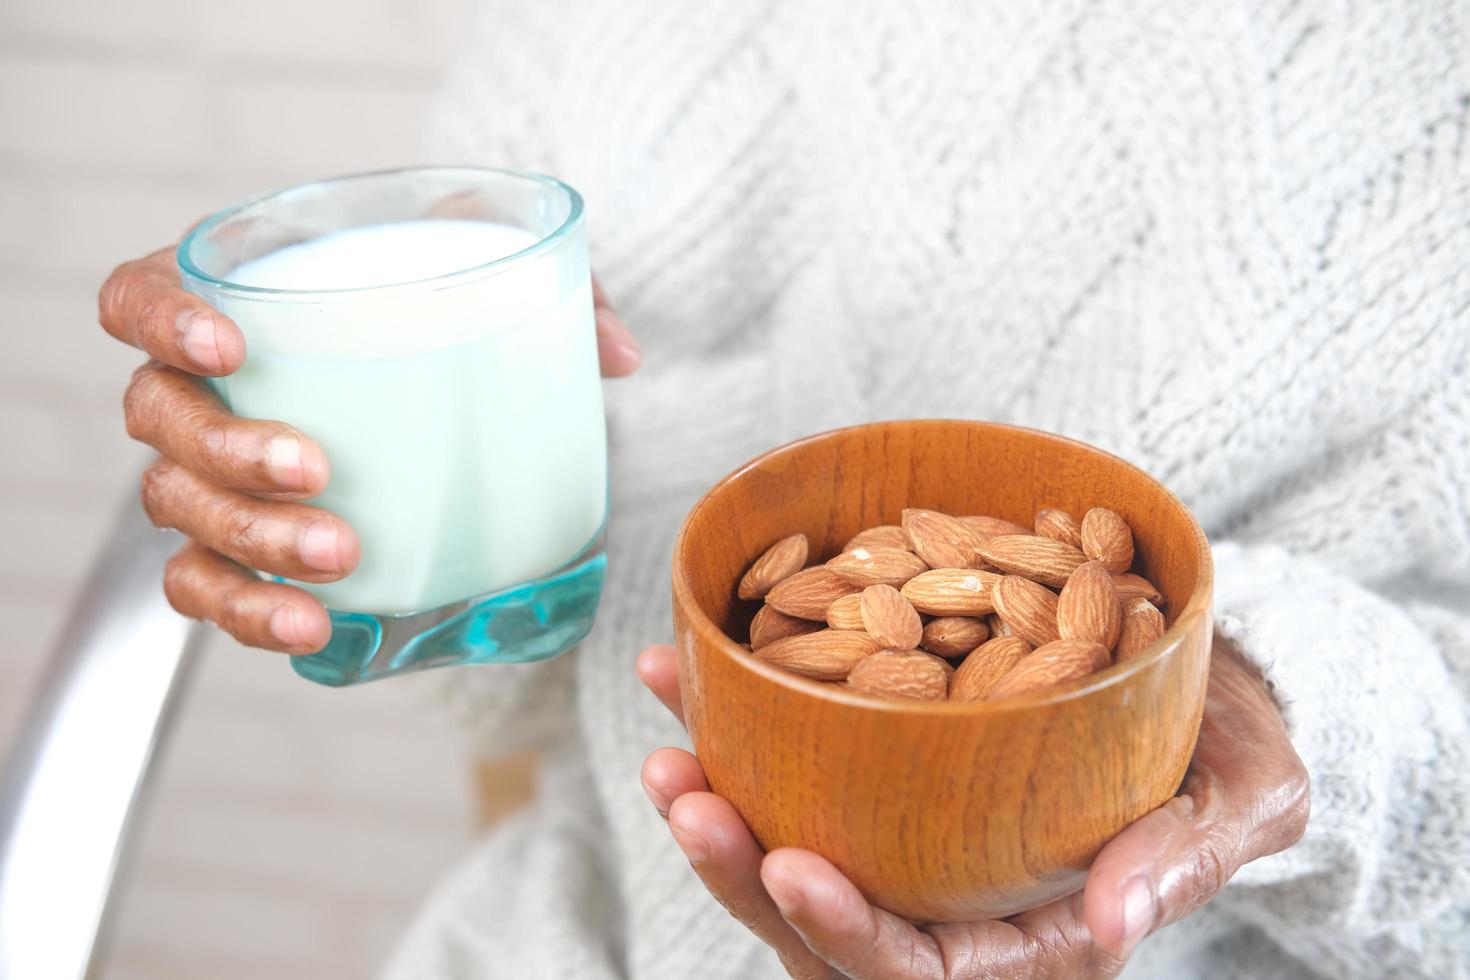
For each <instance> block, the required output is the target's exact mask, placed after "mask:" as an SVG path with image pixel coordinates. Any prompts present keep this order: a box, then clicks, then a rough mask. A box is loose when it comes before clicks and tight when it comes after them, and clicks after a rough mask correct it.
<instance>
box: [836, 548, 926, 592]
mask: <svg viewBox="0 0 1470 980" xmlns="http://www.w3.org/2000/svg"><path fill="white" fill-rule="evenodd" d="M827 567H828V568H829V569H831V570H832V572H833V573H835V574H837V575H840V576H841V577H842V578H844V579H846V580H847V581H848V582H850V583H852V584H853V585H855V586H857V587H858V588H860V589H865V588H867V587H868V586H870V585H891V586H893V587H894V588H897V587H898V586H900V585H902V584H903V583H905V582H907V581H908V580H909V579H911V578H913V577H914V576H915V575H917V574H919V573H920V572H922V571H924V570H926V569H927V568H928V567H929V566H928V565H926V564H924V559H922V558H920V557H919V556H918V555H916V554H914V553H913V552H911V551H905V550H904V549H902V548H854V549H853V550H852V551H844V552H843V553H842V554H840V555H838V556H837V557H836V558H833V559H832V560H831V561H829V562H827Z"/></svg>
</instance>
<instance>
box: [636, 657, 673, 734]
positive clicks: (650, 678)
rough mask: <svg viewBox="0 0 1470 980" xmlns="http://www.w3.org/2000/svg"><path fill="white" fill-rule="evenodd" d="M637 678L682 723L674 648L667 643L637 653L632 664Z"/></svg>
mask: <svg viewBox="0 0 1470 980" xmlns="http://www.w3.org/2000/svg"><path fill="white" fill-rule="evenodd" d="M634 669H635V670H637V671H638V678H639V680H641V681H643V684H644V686H645V687H647V688H648V689H649V690H650V691H652V692H653V696H654V697H656V698H658V699H659V700H660V701H662V702H663V706H664V707H665V708H668V709H669V710H670V711H672V712H673V713H674V717H675V718H677V719H679V724H681V725H682V724H684V702H683V700H682V699H681V698H680V696H679V663H678V660H677V658H676V654H675V652H674V648H673V647H672V646H670V645H669V644H667V643H659V644H656V645H655V646H651V647H649V648H648V649H647V650H644V651H643V652H642V653H640V654H639V655H638V660H637V662H636V663H635V664H634Z"/></svg>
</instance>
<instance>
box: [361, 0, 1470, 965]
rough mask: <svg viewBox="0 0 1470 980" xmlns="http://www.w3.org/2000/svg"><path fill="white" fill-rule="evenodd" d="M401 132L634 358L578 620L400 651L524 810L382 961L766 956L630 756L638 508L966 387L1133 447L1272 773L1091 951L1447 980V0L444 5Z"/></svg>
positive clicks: (1451, 808)
mask: <svg viewBox="0 0 1470 980" xmlns="http://www.w3.org/2000/svg"><path fill="white" fill-rule="evenodd" d="M484 5H485V7H486V8H487V9H486V10H485V16H484V18H483V21H482V22H481V24H480V26H479V28H478V30H477V31H476V32H475V35H474V38H473V46H474V49H473V52H472V55H473V56H472V57H471V58H469V59H468V60H466V61H465V62H464V64H463V65H462V66H460V68H459V69H458V70H457V71H456V72H455V73H454V75H453V80H452V83H451V86H450V88H451V91H450V92H449V94H448V98H447V99H446V101H445V103H444V106H445V108H444V111H443V113H442V114H441V116H440V118H438V119H437V120H436V127H435V128H436V131H437V132H438V134H439V136H440V142H439V149H440V151H441V152H442V154H443V156H444V157H445V158H446V160H453V159H457V160H462V161H467V162H486V163H499V164H510V165H515V166H521V167H532V168H541V169H545V170H547V171H550V172H553V173H557V174H559V175H561V176H563V177H565V178H566V179H568V180H569V181H570V182H572V183H573V184H574V185H575V186H577V187H578V188H579V189H580V190H581V191H582V192H583V193H584V195H585V196H586V198H587V201H588V214H589V216H590V224H591V235H592V242H593V249H594V261H595V265H596V267H597V269H598V271H599V275H600V276H601V278H602V281H603V282H604V284H605V285H606V286H607V288H608V291H609V293H610V294H611V295H612V296H613V297H614V299H615V301H616V302H617V304H618V306H619V309H620V310H621V312H622V313H623V315H624V318H625V319H626V320H627V322H628V323H629V324H630V325H631V327H632V329H633V330H634V331H635V332H636V333H637V334H638V336H639V337H640V339H641V341H642V344H643V346H644V350H645V354H646V359H645V367H644V369H643V370H642V372H641V373H640V374H638V375H637V376H635V377H634V378H632V379H630V380H627V381H622V382H617V383H614V384H610V385H609V386H608V396H609V413H610V424H611V427H612V433H613V439H614V444H613V452H614V459H613V481H614V483H613V514H612V543H611V552H610V553H611V571H610V577H609V580H608V588H607V594H606V599H605V601H604V605H603V611H602V614H601V617H600V619H599V623H598V626H597V629H596V630H595V632H594V633H593V635H592V637H591V638H590V639H589V641H588V642H587V643H586V644H585V645H584V646H583V648H582V649H581V650H580V651H578V652H577V653H574V654H571V655H568V656H566V657H563V658H560V659H558V660H554V661H550V662H548V663H545V664H541V665H537V666H529V667H528V666H507V667H476V668H468V669H465V670H462V671H457V672H453V673H450V674H447V675H444V676H441V677H440V678H436V679H435V680H437V681H440V682H443V681H448V682H449V688H450V691H451V696H452V697H453V698H454V700H455V702H456V704H457V705H458V706H459V707H460V708H461V709H462V712H463V714H464V716H465V717H466V718H467V719H468V720H469V721H470V722H471V723H472V724H473V725H474V726H475V727H476V729H477V732H478V734H479V736H480V737H481V738H482V739H483V741H484V744H485V745H486V746H488V747H490V748H492V749H507V748H510V747H512V746H515V745H520V744H524V743H531V742H534V743H538V744H540V745H542V746H544V747H545V749H546V752H547V762H546V767H545V769H546V771H545V774H544V778H543V784H542V787H541V792H540V797H539V800H538V802H537V803H536V805H535V807H534V809H532V810H531V811H529V812H527V813H525V814H523V815H521V816H519V817H516V818H514V819H512V820H511V821H510V822H509V823H508V824H506V825H505V826H503V827H501V828H499V829H497V830H496V832H495V833H494V834H492V835H491V837H490V838H489V839H488V840H487V841H485V842H484V844H483V845H481V846H480V848H479V849H478V850H477V851H476V852H475V853H474V854H473V855H472V856H471V857H470V858H469V859H468V860H467V862H466V864H465V865H464V867H463V868H462V869H461V870H460V871H458V872H457V873H456V874H455V875H453V876H452V877H451V878H450V880H448V881H447V882H445V884H444V885H443V887H442V889H441V890H440V891H439V893H438V894H437V896H436V897H435V898H434V899H433V900H432V901H431V902H430V904H429V905H428V907H427V908H426V909H425V911H424V913H423V915H422V917H421V919H420V921H419V922H418V923H417V924H416V925H415V926H414V927H413V928H412V929H411V930H410V932H409V933H408V935H407V937H406V939H405V941H404V943H403V945H402V947H401V949H400V950H399V952H398V954H397V955H396V957H395V959H394V960H393V963H392V964H391V966H390V967H389V969H388V976H390V977H392V978H394V980H454V978H470V977H476V978H479V977H513V978H532V980H537V978H555V977H574V978H588V980H599V978H604V977H636V978H639V980H644V978H649V980H652V978H669V980H686V978H689V977H694V976H698V977H700V978H701V980H725V978H746V977H766V976H777V975H779V974H780V971H779V967H778V964H777V963H776V960H775V958H774V957H773V956H772V955H771V954H770V953H769V952H768V951H767V950H766V949H765V948H764V947H763V946H762V945H761V944H760V942H759V941H757V940H756V939H754V938H753V937H751V936H750V935H749V934H748V933H747V932H746V931H745V930H744V929H743V928H742V927H740V926H739V925H738V924H736V923H735V922H734V921H733V920H732V919H731V918H730V917H729V916H728V915H727V914H726V913H725V912H724V911H723V910H722V909H721V908H720V907H719V906H718V905H717V904H716V903H715V901H714V900H713V899H711V898H710V897H708V895H707V894H706V893H705V891H704V889H703V887H702V886H701V885H700V884H699V882H698V881H697V880H696V879H695V877H694V875H693V873H692V872H691V871H690V869H689V867H688V865H687V863H686V862H685V860H684V859H683V857H682V856H681V854H680V852H679V850H678V849H677V847H676V846H675V845H674V843H673V841H672V840H671V839H670V837H669V834H668V832H667V830H666V828H665V827H664V825H663V824H662V822H661V821H660V820H659V818H658V816H657V815H656V814H655V813H654V810H653V808H652V806H651V805H649V803H648V801H647V800H646V799H645V797H644V795H643V792H642V789H641V788H640V785H639V779H638V772H639V766H640V764H641V762H642V760H643V757H644V756H645V754H646V753H647V752H648V751H649V750H651V749H653V748H655V747H657V746H660V745H667V744H685V738H684V736H683V734H682V732H681V731H680V729H679V727H678V726H677V725H676V724H675V722H674V721H673V720H672V718H670V717H669V716H668V714H667V712H665V711H664V710H663V708H662V707H660V706H659V705H658V704H657V703H656V702H655V701H654V699H653V698H652V697H651V696H649V695H648V694H647V693H646V692H645V691H643V690H642V689H641V688H640V686H639V684H638V681H637V680H636V679H635V678H634V675H633V670H632V662H633V658H634V656H635V654H636V653H637V652H638V650H639V649H640V648H641V647H643V646H644V645H646V644H648V643H652V642H657V641H662V640H667V639H668V638H669V637H670V632H671V626H670V612H669V583H668V577H669V567H668V566H669V555H670V550H671V546H672V541H673V537H674V534H675V531H676V530H677V527H678V524H679V522H680V520H681V518H682V517H683V515H684V513H685V512H686V511H687V510H688V508H689V507H690V505H691V504H692V503H693V502H694V501H695V499H696V498H697V497H698V496H699V494H700V493H701V492H702V491H703V490H704V489H705V488H707V487H708V486H709V485H710V484H711V483H712V482H713V481H715V480H716V479H718V478H719V477H720V476H722V475H723V474H724V473H725V472H727V471H728V470H730V469H732V468H733V467H734V466H736V465H737V464H739V463H740V462H742V461H743V460H745V459H746V458H748V457H750V456H752V455H754V454H756V453H758V452H760V451H762V450H764V449H767V448H769V447H771V446H774V445H777V444H779V443H782V442H785V441H787V440H790V439H792V438H795V437H797V436H801V435H804V434H807V433H811V432H815V431H819V430H822V429H826V428H831V427H835V426H840V425H847V424H851V423H856V422H862V421H867V420H873V419H882V418H896V417H909V416H950V417H970V418H982V419H996V420H1001V421H1006V422H1015V423H1020V424H1024V425H1030V426H1036V427H1040V428H1045V429H1050V430H1054V431H1057V432H1062V433H1065V434H1067V435H1071V436H1075V437H1077V438H1080V439H1083V440H1087V441H1089V442H1092V443H1095V444H1098V445H1100V446H1103V447H1105V448H1107V449H1109V450H1112V451H1114V452H1116V453H1118V454H1120V455H1122V456H1124V457H1126V458H1128V459H1130V460H1132V461H1134V462H1136V463H1138V464H1139V465H1141V466H1143V467H1144V468H1145V469H1147V470H1149V471H1150V472H1152V473H1153V474H1154V475H1156V476H1157V477H1159V478H1160V479H1161V480H1163V481H1164V482H1165V483H1166V484H1168V485H1169V486H1170V487H1172V488H1173V489H1174V490H1175V491H1176V492H1177V493H1179V494H1180V495H1181V496H1182V497H1183V498H1184V499H1185V500H1186V501H1187V502H1188V503H1189V505H1190V506H1191V507H1192V508H1193V509H1194V512H1195V513H1196V514H1197V515H1198V517H1199V518H1200V520H1201V521H1202V523H1203V524H1204V525H1205V526H1206V528H1207V529H1208V531H1209V532H1210V534H1211V537H1212V539H1213V541H1214V542H1215V547H1216V551H1215V557H1216V563H1217V575H1218V591H1217V599H1216V606H1217V612H1218V617H1219V622H1220V627H1221V629H1222V630H1223V632H1224V633H1225V634H1227V635H1228V636H1230V637H1231V638H1233V639H1234V640H1235V641H1236V642H1237V643H1238V644H1239V645H1240V646H1241V647H1242V648H1243V649H1244V650H1245V652H1246V653H1247V654H1248V655H1250V656H1251V657H1253V658H1254V659H1255V660H1256V661H1257V662H1258V663H1259V664H1260V665H1261V666H1262V667H1263V668H1264V669H1265V671H1266V673H1267V676H1268V678H1269V680H1270V683H1271V684H1272V685H1273V686H1274V688H1275V690H1276V693H1277V694H1278V696H1279V698H1280V700H1281V702H1282V703H1283V705H1284V706H1285V710H1286V713H1287V716H1288V720H1289V723H1290V725H1291V730H1292V733H1293V738H1294V740H1295V742H1296V745H1297V747H1298V750H1299V751H1300V753H1301V755H1302V757H1303V758H1304V759H1305V761H1306V763H1307V765H1308V767H1309V768H1310V770H1311V774H1312V780H1313V807H1312V820H1311V826H1310V828H1309V830H1308V832H1307V836H1306V839H1305V840H1303V841H1302V843H1301V844H1299V845H1298V846H1297V847H1295V848H1293V849H1291V850H1290V851H1288V852H1286V853H1284V854H1281V855H1277V856H1275V857H1271V858H1267V859H1265V860H1262V861H1259V862H1257V863H1255V864H1253V865H1250V866H1248V867H1247V868H1245V869H1244V870H1243V871H1242V872H1241V873H1240V874H1239V875H1238V876H1237V877H1236V879H1235V881H1234V882H1233V883H1232V884H1231V885H1230V886H1229V887H1228V888H1227V889H1226V891H1225V892H1224V893H1223V894H1222V895H1221V896H1220V897H1219V898H1218V899H1217V900H1216V901H1215V902H1214V903H1212V904H1211V905H1210V906H1208V907H1207V908H1206V909H1205V910H1204V911H1202V912H1200V913H1199V914H1197V915H1196V916H1194V917H1193V918H1191V919H1189V920H1187V921H1185V922H1184V923H1181V924H1179V925H1176V926H1173V927H1171V928H1169V929H1166V930H1163V931H1162V932H1161V933H1160V934H1158V935H1157V936H1155V937H1152V938H1151V939H1149V940H1148V941H1146V942H1145V943H1144V944H1143V945H1142V947H1141V948H1140V949H1139V951H1138V952H1137V953H1136V954H1135V957H1134V962H1133V964H1132V966H1131V967H1130V972H1129V975H1130V976H1140V977H1154V976H1157V977H1170V978H1174V977H1210V978H1226V977H1242V978H1244V977H1251V978H1259V977H1272V976H1308V975H1312V974H1313V973H1319V974H1321V975H1324V976H1330V977H1334V978H1358V977H1362V978H1369V977H1371V978H1378V977H1385V976H1395V977H1397V976H1403V977H1419V976H1423V977H1433V978H1440V977H1451V976H1464V975H1466V971H1467V966H1466V963H1467V961H1470V945H1467V939H1466V938H1465V937H1466V936H1467V934H1470V902H1467V895H1470V842H1467V835H1466V834H1465V833H1464V831H1463V830H1462V826H1463V821H1464V819H1465V817H1464V815H1465V814H1466V813H1467V812H1470V750H1467V710H1466V705H1467V698H1470V613H1467V609H1466V597H1467V594H1470V517H1467V512H1470V314H1467V307H1470V146H1467V131H1466V130H1467V125H1470V33H1467V32H1470V6H1467V4H1466V3H1465V2H1464V0H1423V2H1414V0H1394V2H1387V0H1373V2H1363V0H1360V2H1356V3H1347V2H1327V0H1256V2H1251V0H1223V2H1219V3H1196V2H1173V3H1168V2H1162V0H1158V2H1150V0H1058V2H1046V3H1041V2H1031V3H1028V2H1022V0H997V2H992V3H975V2H966V0H953V2H947V3H944V2H897V0H706V2H703V3H698V4H695V3H671V2H669V0H582V2H577V0H485V4H484Z"/></svg>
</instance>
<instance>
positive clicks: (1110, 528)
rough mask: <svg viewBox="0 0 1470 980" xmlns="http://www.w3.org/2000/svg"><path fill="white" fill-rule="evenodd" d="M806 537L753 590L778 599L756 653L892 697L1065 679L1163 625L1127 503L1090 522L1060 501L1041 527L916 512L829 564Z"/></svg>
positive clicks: (756, 568)
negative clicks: (1121, 510) (1140, 566)
mask: <svg viewBox="0 0 1470 980" xmlns="http://www.w3.org/2000/svg"><path fill="white" fill-rule="evenodd" d="M808 553H809V544H808V542H807V539H806V536H805V535H802V534H793V535H791V536H790V537H787V538H782V539H781V540H780V541H777V542H776V543H775V544H773V545H772V546H771V547H770V548H769V549H767V551H766V552H765V554H763V555H761V556H760V557H759V558H757V559H756V561H755V563H754V564H753V565H751V567H750V570H749V571H747V572H746V573H745V577H744V578H743V579H741V581H740V588H739V595H740V598H742V599H748V600H758V599H764V600H765V605H764V606H762V607H761V610H760V611H759V612H757V613H756V615H755V619H754V620H752V622H751V624H750V644H749V645H750V649H751V652H752V653H753V654H754V655H755V656H757V657H760V658H761V659H762V660H765V661H766V662H767V663H770V664H773V665H775V666H778V667H781V668H783V669H785V670H789V671H791V672H792V673H796V674H800V675H802V676H803V677H810V678H812V679H813V680H818V681H828V682H832V683H837V684H843V685H845V686H846V687H848V688H849V689H851V690H853V691H856V692H859V693H862V694H869V695H875V696H878V697H889V698H917V699H922V700H941V699H944V698H949V699H950V700H953V701H986V700H993V699H997V698H1006V697H1014V696H1015V695H1018V694H1025V693H1029V692H1032V691H1039V690H1042V689H1044V688H1048V687H1051V686H1053V685H1056V684H1062V683H1065V682H1067V681H1070V680H1075V679H1077V678H1079V677H1084V676H1086V675H1087V674H1090V673H1092V672H1093V671H1096V670H1101V669H1102V668H1103V667H1106V666H1108V665H1109V664H1112V663H1118V662H1122V661H1124V660H1128V659H1129V658H1131V657H1134V656H1136V655H1138V653H1140V652H1141V651H1142V650H1143V649H1144V648H1146V647H1147V646H1148V645H1149V644H1150V643H1152V642H1153V641H1154V640H1156V639H1158V638H1159V637H1160V636H1161V635H1163V632H1164V617H1163V615H1162V613H1160V612H1159V606H1161V605H1162V604H1163V596H1162V595H1161V594H1160V593H1159V591H1158V589H1156V588H1154V586H1153V585H1152V584H1151V583H1150V582H1149V581H1148V580H1147V579H1144V578H1142V577H1141V576H1138V575H1135V574H1132V573H1131V572H1130V571H1129V569H1130V568H1131V567H1132V565H1133V532H1132V530H1131V529H1130V528H1129V527H1128V524H1127V522H1125V521H1124V520H1123V518H1122V517H1120V516H1119V515H1118V514H1117V513H1115V512H1114V511H1111V510H1108V509H1107V508H1104V507H1094V508H1092V509H1091V510H1089V511H1088V512H1087V513H1086V515H1085V516H1084V517H1083V518H1082V520H1081V522H1080V523H1079V522H1078V521H1077V520H1076V519H1075V518H1073V517H1072V516H1071V515H1070V514H1068V513H1066V512H1065V511H1061V510H1055V509H1050V508H1048V509H1046V510H1043V511H1041V512H1040V513H1038V514H1037V515H1036V522H1035V526H1034V528H1032V529H1027V528H1024V527H1021V526H1020V525H1017V524H1012V523H1011V522H1009V521H1003V520H1000V519H999V518H995V517H980V516H976V517H951V516H949V515H947V514H941V513H939V512H937V511H932V510H919V509H910V510H905V511H904V512H903V518H902V525H901V526H900V525H892V524H885V525H881V526H879V527H870V528H868V529H867V530H866V531H862V532H860V533H859V534H857V535H856V536H855V537H854V538H853V539H852V540H851V541H849V542H847V544H846V545H845V546H844V547H843V549H842V553H841V554H839V555H837V556H836V557H835V558H833V559H832V560H830V561H828V562H827V563H826V564H824V565H814V566H812V567H810V568H807V567H806V563H807V556H808Z"/></svg>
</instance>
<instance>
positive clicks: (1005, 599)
mask: <svg viewBox="0 0 1470 980" xmlns="http://www.w3.org/2000/svg"><path fill="white" fill-rule="evenodd" d="M991 598H992V599H993V601H994V602H995V614H996V615H997V616H999V617H1000V618H1001V621H1002V622H1004V623H1005V624H1006V625H1007V626H1009V627H1010V628H1011V633H1012V635H1014V636H1019V637H1020V638H1021V639H1023V640H1025V641H1026V642H1027V643H1029V644H1031V645H1032V646H1034V647H1039V646H1043V645H1045V644H1047V643H1051V642H1052V641H1054V640H1059V639H1061V634H1060V633H1058V632H1057V594H1056V593H1055V592H1053V591H1052V590H1051V589H1048V588H1047V587H1046V586H1044V585H1037V584H1036V583H1035V582H1033V581H1031V580H1030V579H1028V578H1021V577H1020V576H1019V575H1006V576H1003V577H1002V578H1001V580H1000V584H998V585H997V586H996V587H995V591H994V593H993V594H992V596H991Z"/></svg>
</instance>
